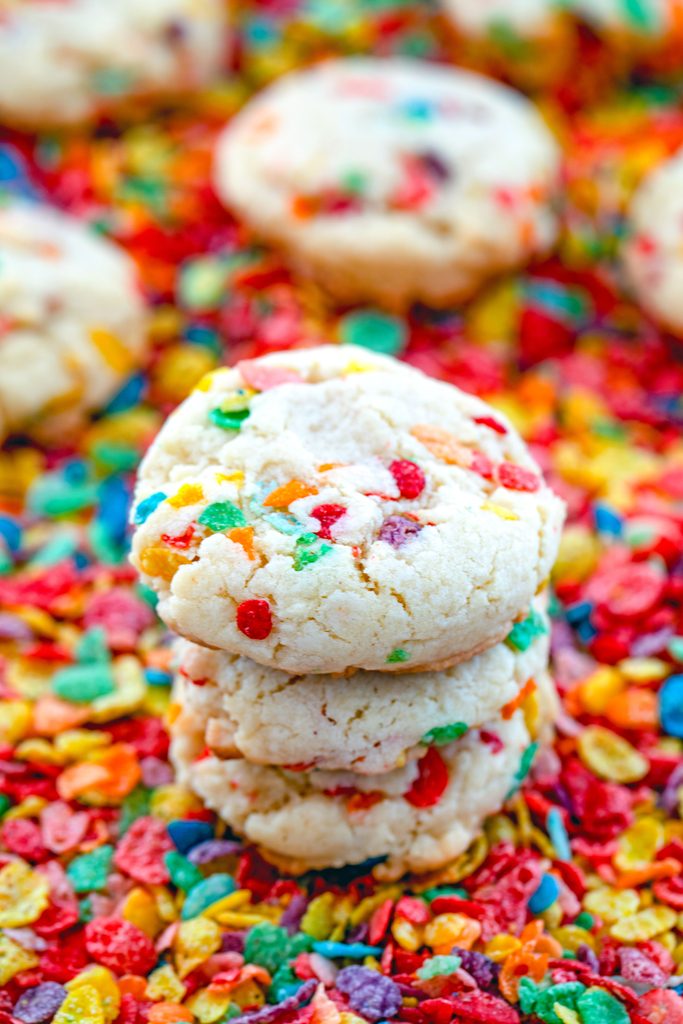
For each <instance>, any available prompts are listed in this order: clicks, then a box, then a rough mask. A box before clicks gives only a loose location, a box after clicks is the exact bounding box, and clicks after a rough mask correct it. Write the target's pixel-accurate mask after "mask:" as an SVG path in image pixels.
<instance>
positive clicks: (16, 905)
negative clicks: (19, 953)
mask: <svg viewBox="0 0 683 1024" xmlns="http://www.w3.org/2000/svg"><path fill="white" fill-rule="evenodd" d="M49 890H50V887H49V884H48V880H47V878H46V877H45V875H43V874H41V872H40V871H32V870H31V868H30V867H29V866H28V864H26V863H25V862H24V861H23V860H15V861H11V862H10V863H9V864H6V865H5V866H4V868H2V870H0V928H23V927H24V925H27V924H32V923H33V922H34V921H37V920H38V918H39V917H40V915H41V914H42V912H43V911H44V910H45V908H46V907H47V905H48V902H49Z"/></svg>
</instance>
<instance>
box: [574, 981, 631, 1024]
mask: <svg viewBox="0 0 683 1024" xmlns="http://www.w3.org/2000/svg"><path fill="white" fill-rule="evenodd" d="M576 1008H577V1010H578V1011H579V1014H580V1016H581V1020H582V1022H583V1024H629V1020H630V1018H629V1015H628V1013H627V1012H626V1009H625V1007H624V1006H622V1004H621V1003H620V1002H619V1001H618V1000H617V999H615V998H614V996H612V995H610V994H609V992H605V990H604V989H602V988H589V989H587V990H586V991H585V992H584V993H583V995H582V996H580V998H579V999H578V1001H577V1004H576Z"/></svg>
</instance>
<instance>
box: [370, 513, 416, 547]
mask: <svg viewBox="0 0 683 1024" xmlns="http://www.w3.org/2000/svg"><path fill="white" fill-rule="evenodd" d="M421 530H422V526H421V525H420V523H416V522H415V521H414V520H413V519H406V518H405V516H387V518H386V519H385V520H384V522H383V523H382V526H381V527H380V531H379V539H380V540H383V541H384V543H385V544H390V545H391V547H392V548H402V547H403V545H404V544H407V543H408V541H411V540H414V539H415V537H417V535H418V533H420V531H421Z"/></svg>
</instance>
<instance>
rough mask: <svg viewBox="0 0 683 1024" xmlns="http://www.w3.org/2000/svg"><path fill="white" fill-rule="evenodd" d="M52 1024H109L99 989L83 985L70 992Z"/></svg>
mask: <svg viewBox="0 0 683 1024" xmlns="http://www.w3.org/2000/svg"><path fill="white" fill-rule="evenodd" d="M52 1024H107V1021H106V1017H105V1015H104V1007H103V1006H102V1000H101V999H100V995H99V992H98V991H97V989H96V988H93V986H92V985H82V986H80V987H78V988H75V989H74V990H73V992H69V994H68V995H67V997H66V999H65V1000H64V1002H63V1003H62V1005H61V1006H60V1008H59V1010H58V1011H57V1015H56V1016H55V1017H53V1020H52Z"/></svg>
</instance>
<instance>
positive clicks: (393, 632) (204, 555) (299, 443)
mask: <svg viewBox="0 0 683 1024" xmlns="http://www.w3.org/2000/svg"><path fill="white" fill-rule="evenodd" d="M137 497H138V504H137V507H136V509H135V513H134V518H135V521H136V523H137V524H138V529H137V531H136V533H135V536H134V539H133V561H134V564H135V565H136V566H137V567H138V569H139V570H140V571H141V573H142V574H143V577H144V579H145V580H146V582H148V583H149V585H150V586H152V587H153V588H154V589H155V590H156V591H157V593H158V594H159V596H160V601H159V612H160V614H161V616H162V618H164V620H165V621H166V622H167V623H168V625H169V626H171V627H172V628H173V629H175V630H176V631H177V632H178V633H180V634H182V635H184V636H185V637H187V638H188V639H191V640H195V641H197V642H199V643H203V644H205V645H207V646H210V647H216V648H223V649H225V650H228V651H232V652H234V653H237V654H244V655H246V656H248V657H250V658H253V659H254V660H255V661H258V662H260V663H261V664H264V665H272V666H273V667H276V668H281V669H283V670H284V671H286V672H289V673H291V674H297V673H303V672H312V673H323V672H327V673H333V672H339V673H342V672H348V671H350V670H354V669H358V668H364V669H372V670H378V671H388V672H391V671H406V670H408V671H414V670H417V669H420V668H426V667H431V668H436V667H439V666H445V665H450V664H455V663H457V662H458V661H461V660H464V659H465V658H469V657H471V656H472V655H474V654H475V653H476V652H478V651H481V650H484V649H485V648H487V647H489V646H490V645H491V644H493V643H495V642H496V641H498V640H500V639H502V638H503V637H504V636H505V635H506V634H507V633H508V631H509V629H510V628H511V626H512V624H513V622H514V621H515V619H517V618H519V617H524V616H525V615H526V614H527V611H528V608H529V604H530V601H531V599H532V597H533V596H534V594H535V593H536V591H537V590H538V589H539V588H540V587H542V585H543V582H544V580H545V579H546V577H547V575H548V573H549V571H550V567H551V566H552V563H553V561H554V558H555V554H556V551H557V545H558V541H559V535H560V528H561V525H562V516H563V512H562V503H561V502H560V501H559V499H558V498H556V497H555V495H554V494H553V493H552V492H551V491H550V489H549V488H548V487H547V486H546V485H545V483H544V482H543V480H542V478H541V475H540V473H539V470H538V467H537V466H536V464H535V462H534V461H533V459H532V458H531V456H530V455H529V452H528V451H527V449H526V447H525V445H524V443H523V442H522V440H521V439H520V437H519V436H518V435H517V433H516V432H515V431H514V430H513V429H512V427H511V426H510V425H509V424H508V423H507V422H506V421H505V419H504V417H503V416H501V415H500V414H498V413H497V412H493V411H492V410H491V409H490V408H489V407H488V406H487V405H485V404H484V403H483V402H481V401H479V400H478V399H476V398H474V397H472V396H470V395H467V394H464V393H463V392H461V391H459V390H457V389H456V388H453V387H451V386H449V385H447V384H444V383H441V382H439V381H435V380H432V379H430V378H428V377H426V376H424V375H423V374H422V373H420V372H419V371H417V370H414V369H412V368H411V367H408V366H407V365H405V364H402V363H399V362H397V361H396V360H392V359H389V358H385V357H381V356H377V355H375V354H373V353H370V352H368V351H367V350H365V349H357V348H354V347H352V346H329V347H328V346H325V347H321V348H317V349H308V350H300V351H297V352H280V353H277V354H275V355H272V356H268V357H265V358H263V359H258V360H253V361H249V362H243V363H240V364H238V366H237V367H235V368H234V369H223V370H219V371H217V372H216V373H214V374H212V375H210V376H209V377H208V378H207V379H206V380H205V381H204V382H202V383H201V384H200V386H199V388H198V389H197V390H195V392H194V393H193V394H192V395H191V396H190V397H189V398H188V399H187V400H186V401H185V402H184V403H183V404H182V405H181V406H180V408H179V409H178V410H177V411H176V412H175V413H174V414H173V415H172V416H171V417H170V419H169V420H168V422H167V423H166V424H165V426H164V427H163V429H162V430H161V432H160V434H159V436H158V437H157V439H156V441H155V442H154V444H153V445H152V447H151V449H150V451H149V453H148V455H147V457H146V458H145V460H144V462H143V464H142V467H141V470H140V478H139V484H138V496H137Z"/></svg>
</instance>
